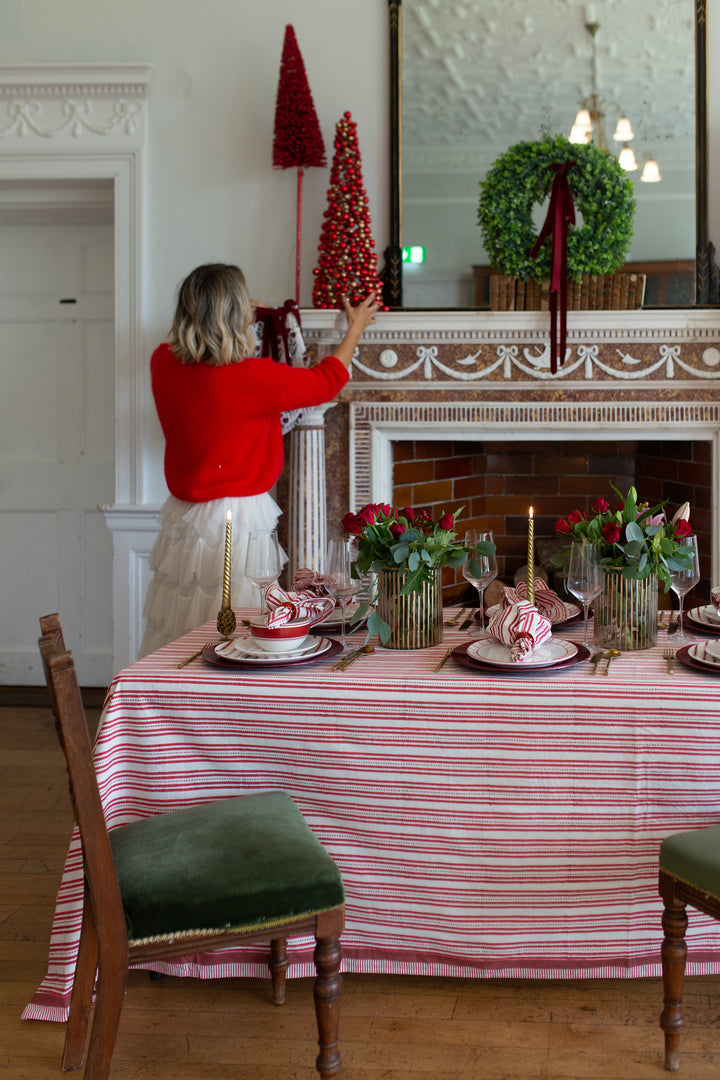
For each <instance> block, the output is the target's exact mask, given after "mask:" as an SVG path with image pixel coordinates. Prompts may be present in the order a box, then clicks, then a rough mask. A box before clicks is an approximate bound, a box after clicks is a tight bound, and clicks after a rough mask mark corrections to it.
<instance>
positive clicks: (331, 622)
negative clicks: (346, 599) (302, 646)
mask: <svg viewBox="0 0 720 1080" xmlns="http://www.w3.org/2000/svg"><path fill="white" fill-rule="evenodd" d="M361 606H362V605H360V604H358V603H357V602H355V601H353V602H352V603H351V604H348V606H347V607H346V608H345V627H346V629H347V627H348V626H349V625H350V619H351V618H352V616H353V615H354V614H355V612H356V611H359V609H360V607H361ZM341 626H342V615H341V614H340V608H339V607H338V608H335V610H334V611H333V613H332V615H328V617H327V619H323V621H322V622H319V623H315V625H314V626H313V630H323V629H324V630H340V628H341Z"/></svg>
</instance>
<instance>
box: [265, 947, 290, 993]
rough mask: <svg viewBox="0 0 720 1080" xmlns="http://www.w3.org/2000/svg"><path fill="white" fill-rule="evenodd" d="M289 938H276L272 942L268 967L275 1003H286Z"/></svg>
mask: <svg viewBox="0 0 720 1080" xmlns="http://www.w3.org/2000/svg"><path fill="white" fill-rule="evenodd" d="M289 963H290V961H289V960H288V954H287V938H284V937H282V938H274V939H273V940H272V941H271V942H270V959H269V961H268V967H269V968H270V974H271V975H272V994H273V1005H284V1004H285V973H286V971H287V969H288V964H289Z"/></svg>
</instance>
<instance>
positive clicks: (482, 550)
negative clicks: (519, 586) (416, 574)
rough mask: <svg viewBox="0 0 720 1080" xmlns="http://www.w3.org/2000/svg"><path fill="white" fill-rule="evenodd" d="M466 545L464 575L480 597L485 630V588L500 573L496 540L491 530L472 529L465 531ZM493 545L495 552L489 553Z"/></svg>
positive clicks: (481, 621) (482, 625) (482, 627)
mask: <svg viewBox="0 0 720 1080" xmlns="http://www.w3.org/2000/svg"><path fill="white" fill-rule="evenodd" d="M464 543H465V547H466V548H467V549H468V557H467V561H466V563H465V565H464V566H463V570H462V572H463V577H464V578H465V579H466V580H467V581H469V582H470V584H471V585H474V586H475V588H476V589H477V591H478V596H479V598H480V630H481V631H484V630H485V605H484V602H483V598H484V596H485V589H486V588H487V586H488V585H489V584H490V582H491V581H494V580H495V578H496V577H497V573H498V565H497V559H496V557H495V552H494V547H495V541H494V540H493V534H492V533H491V532H480V531H479V530H477V529H470V530H468V532H466V533H465V541H464ZM488 544H492V545H493V553H492V554H488V553H487V545H488Z"/></svg>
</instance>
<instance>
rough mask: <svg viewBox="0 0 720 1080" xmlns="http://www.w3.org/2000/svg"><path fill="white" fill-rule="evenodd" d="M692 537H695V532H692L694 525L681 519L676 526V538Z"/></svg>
mask: <svg viewBox="0 0 720 1080" xmlns="http://www.w3.org/2000/svg"><path fill="white" fill-rule="evenodd" d="M692 535H693V530H692V525H691V524H690V522H689V521H686V520H685V518H680V520H679V521H678V522H677V524H676V526H675V536H676V537H682V536H692Z"/></svg>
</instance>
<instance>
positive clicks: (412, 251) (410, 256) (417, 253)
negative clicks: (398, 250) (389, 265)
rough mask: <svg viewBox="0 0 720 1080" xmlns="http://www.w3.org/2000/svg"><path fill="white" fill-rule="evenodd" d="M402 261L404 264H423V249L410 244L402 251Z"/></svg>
mask: <svg viewBox="0 0 720 1080" xmlns="http://www.w3.org/2000/svg"><path fill="white" fill-rule="evenodd" d="M402 259H403V262H404V263H405V262H409V263H424V262H425V248H424V247H419V246H418V245H417V244H412V245H411V246H410V247H404V248H403V249H402Z"/></svg>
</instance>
